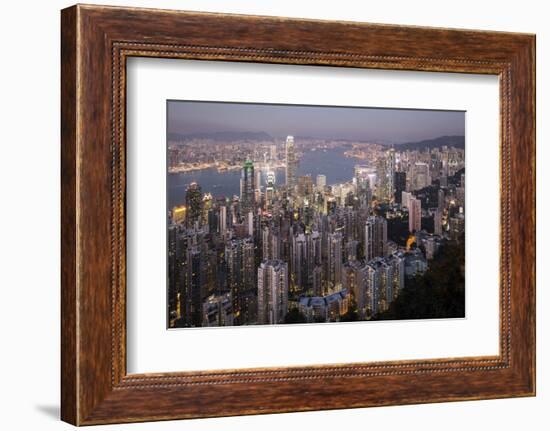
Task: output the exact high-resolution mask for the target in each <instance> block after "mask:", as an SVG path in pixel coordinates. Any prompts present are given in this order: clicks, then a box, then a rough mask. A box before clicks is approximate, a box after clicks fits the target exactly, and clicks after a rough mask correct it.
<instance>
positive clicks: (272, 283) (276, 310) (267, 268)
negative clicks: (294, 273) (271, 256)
mask: <svg viewBox="0 0 550 431" xmlns="http://www.w3.org/2000/svg"><path fill="white" fill-rule="evenodd" d="M287 312H288V267H287V264H286V263H285V262H283V261H281V260H264V261H263V262H262V263H261V265H260V267H259V268H258V323H259V324H272V325H273V324H277V323H283V322H284V318H285V316H286V314H287Z"/></svg>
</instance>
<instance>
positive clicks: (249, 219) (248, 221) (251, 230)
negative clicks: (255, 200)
mask: <svg viewBox="0 0 550 431" xmlns="http://www.w3.org/2000/svg"><path fill="white" fill-rule="evenodd" d="M246 227H247V229H248V236H254V214H253V213H252V211H249V212H248V214H247V219H246Z"/></svg>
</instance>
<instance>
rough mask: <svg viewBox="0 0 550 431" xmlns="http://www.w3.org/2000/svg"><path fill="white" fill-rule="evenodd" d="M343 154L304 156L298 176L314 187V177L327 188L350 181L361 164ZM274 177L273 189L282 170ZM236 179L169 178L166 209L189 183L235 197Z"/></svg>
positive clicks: (210, 172) (210, 173)
mask: <svg viewBox="0 0 550 431" xmlns="http://www.w3.org/2000/svg"><path fill="white" fill-rule="evenodd" d="M344 151H345V149H344V148H335V149H328V150H316V151H307V152H305V153H304V154H303V155H302V157H301V159H300V163H299V166H298V175H311V176H312V178H313V182H314V183H315V177H316V176H317V175H319V174H322V175H326V177H327V185H331V184H337V183H341V182H345V181H350V180H351V179H352V177H353V172H354V167H355V165H357V164H361V161H359V160H357V159H355V158H349V157H345V156H344ZM265 174H266V173H265V172H262V183H263V184H262V186H263V185H264V184H265V183H264V181H265ZM275 174H276V185H277V184H284V183H285V170H284V169H277V170H276V171H275ZM240 176H241V172H240V171H238V170H234V171H223V172H218V171H217V170H216V169H203V170H200V171H193V172H184V173H178V174H169V175H168V179H167V182H168V197H167V199H168V208H172V207H174V206H176V205H181V204H183V203H184V202H185V192H186V190H187V187H188V186H189V184H190V183H192V182H193V181H195V182H197V183H198V184H199V185H200V186H201V189H202V192H203V193H211V194H212V196H214V197H219V196H226V197H231V196H233V195H239V187H240Z"/></svg>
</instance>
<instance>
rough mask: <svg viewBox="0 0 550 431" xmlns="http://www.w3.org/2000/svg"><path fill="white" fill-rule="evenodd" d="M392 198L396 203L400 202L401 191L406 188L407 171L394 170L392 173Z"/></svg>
mask: <svg viewBox="0 0 550 431" xmlns="http://www.w3.org/2000/svg"><path fill="white" fill-rule="evenodd" d="M393 185H394V190H395V191H394V199H395V202H397V203H398V204H400V203H402V201H401V198H402V193H403V192H404V191H405V190H406V188H407V173H406V172H395V174H394V181H393Z"/></svg>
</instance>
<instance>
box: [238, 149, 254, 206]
mask: <svg viewBox="0 0 550 431" xmlns="http://www.w3.org/2000/svg"><path fill="white" fill-rule="evenodd" d="M255 181H256V178H255V177H254V164H253V163H252V161H251V160H250V159H247V160H246V162H244V165H243V168H242V170H241V215H243V216H247V214H248V213H249V212H254V205H255V203H256V199H255V196H256V195H255V192H256V188H255V185H254V184H255Z"/></svg>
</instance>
